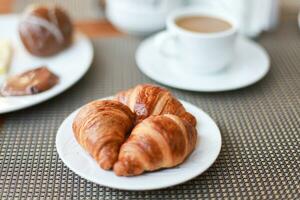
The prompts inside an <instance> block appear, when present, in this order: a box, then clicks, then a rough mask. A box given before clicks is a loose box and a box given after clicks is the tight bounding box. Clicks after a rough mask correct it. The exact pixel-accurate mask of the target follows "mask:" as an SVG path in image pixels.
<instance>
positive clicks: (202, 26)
mask: <svg viewBox="0 0 300 200" xmlns="http://www.w3.org/2000/svg"><path fill="white" fill-rule="evenodd" d="M176 25H177V26H179V27H180V28H183V29H185V30H188V31H192V32H197V33H215V32H222V31H226V30H228V29H231V28H232V25H231V24H230V23H229V22H227V21H225V20H223V19H219V18H216V17H210V16H183V17H179V18H178V19H176Z"/></svg>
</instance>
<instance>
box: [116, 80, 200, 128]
mask: <svg viewBox="0 0 300 200" xmlns="http://www.w3.org/2000/svg"><path fill="white" fill-rule="evenodd" d="M116 99H117V100H118V101H120V102H121V103H123V104H125V105H127V106H128V107H129V108H130V109H131V110H132V111H133V112H134V113H135V114H136V115H137V123H139V122H141V121H142V120H143V119H145V118H147V117H148V116H150V115H162V114H173V115H177V116H179V117H180V118H182V119H184V120H186V121H188V122H189V123H191V124H192V126H196V123H197V122H196V119H195V117H194V116H193V115H191V114H190V113H188V112H186V110H185V109H184V107H183V106H182V104H181V103H180V102H179V101H178V100H177V99H176V98H175V97H174V96H173V95H172V94H171V93H170V92H169V91H168V90H166V89H163V88H161V87H158V86H155V85H150V84H141V85H137V86H136V87H134V88H132V89H129V90H127V91H123V92H120V93H118V94H117V95H116Z"/></svg>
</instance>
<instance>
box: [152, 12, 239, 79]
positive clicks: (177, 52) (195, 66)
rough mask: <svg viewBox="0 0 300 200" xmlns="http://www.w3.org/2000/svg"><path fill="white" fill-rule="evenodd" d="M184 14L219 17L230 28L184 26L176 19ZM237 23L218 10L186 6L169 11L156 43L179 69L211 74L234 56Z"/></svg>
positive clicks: (162, 52)
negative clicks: (202, 29)
mask: <svg viewBox="0 0 300 200" xmlns="http://www.w3.org/2000/svg"><path fill="white" fill-rule="evenodd" d="M186 16H206V17H213V18H218V19H222V20H224V21H227V22H229V23H230V25H231V27H230V28H229V29H226V30H225V31H221V32H211V33H200V32H192V31H189V30H187V29H183V28H181V27H179V26H178V25H177V24H176V20H177V19H179V18H181V17H186ZM236 38H237V23H236V22H235V20H234V19H233V18H232V17H231V16H230V15H228V14H226V13H224V12H221V11H219V10H216V11H214V10H201V9H200V8H186V9H183V10H179V11H176V12H174V13H172V14H171V15H170V16H169V17H168V19H167V30H166V31H163V32H161V33H159V34H158V35H157V36H156V38H155V40H156V41H155V42H156V46H157V48H158V51H159V53H160V54H161V55H162V56H164V57H166V58H167V59H169V60H170V61H172V62H175V64H174V68H176V67H177V68H178V69H177V70H180V71H182V72H190V73H212V72H216V71H219V70H221V69H223V68H224V67H226V66H227V65H229V64H230V62H231V61H232V60H233V57H234V47H235V41H236Z"/></svg>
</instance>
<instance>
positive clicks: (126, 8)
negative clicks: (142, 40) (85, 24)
mask: <svg viewBox="0 0 300 200" xmlns="http://www.w3.org/2000/svg"><path fill="white" fill-rule="evenodd" d="M181 5H182V0H107V6H106V16H107V18H108V19H109V21H110V22H111V23H112V24H113V25H115V26H116V27H117V28H118V29H120V30H121V31H123V32H126V33H129V34H132V35H138V36H145V35H149V34H151V33H153V32H156V31H159V30H162V29H163V28H164V27H165V22H166V18H167V16H168V15H169V14H170V12H171V11H174V10H175V9H177V8H179V7H180V6H181Z"/></svg>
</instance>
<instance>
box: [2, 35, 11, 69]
mask: <svg viewBox="0 0 300 200" xmlns="http://www.w3.org/2000/svg"><path fill="white" fill-rule="evenodd" d="M11 59H12V46H11V43H10V41H9V40H1V39H0V75H2V74H4V73H6V72H7V70H8V68H9V67H10V63H11Z"/></svg>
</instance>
